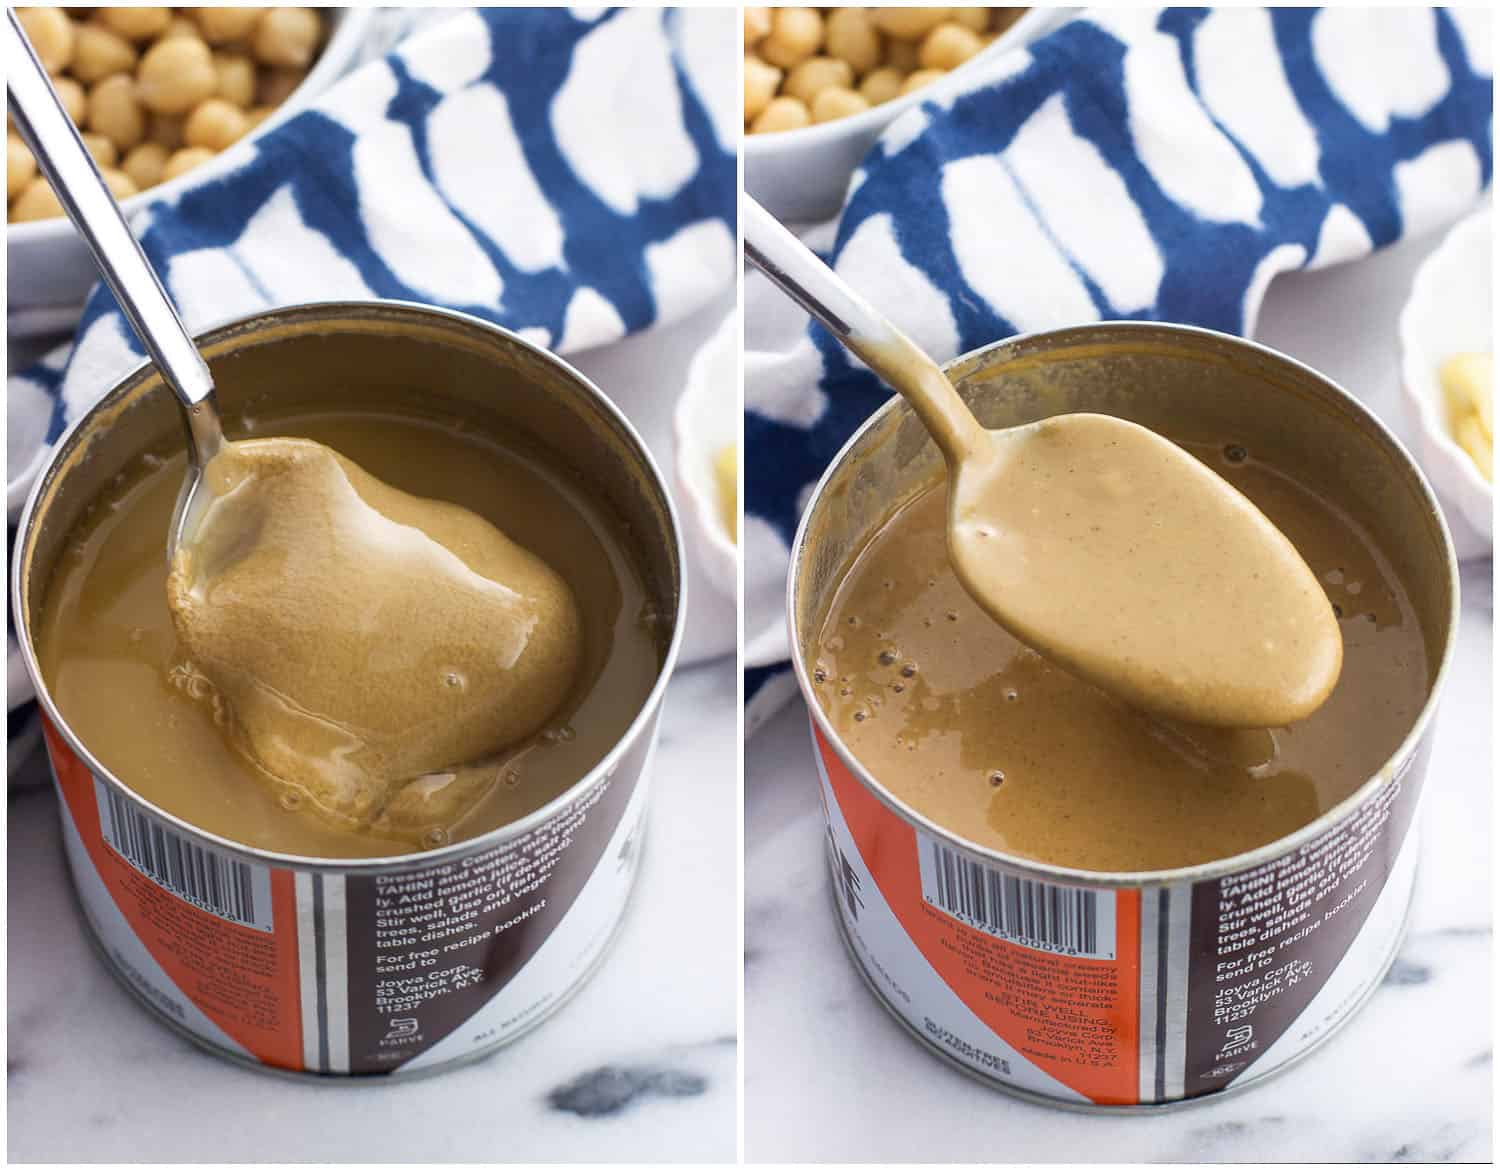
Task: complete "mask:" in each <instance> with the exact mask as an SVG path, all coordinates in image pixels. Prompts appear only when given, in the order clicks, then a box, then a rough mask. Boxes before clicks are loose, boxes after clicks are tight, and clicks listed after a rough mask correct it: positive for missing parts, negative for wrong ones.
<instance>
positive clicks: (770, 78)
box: [745, 56, 782, 122]
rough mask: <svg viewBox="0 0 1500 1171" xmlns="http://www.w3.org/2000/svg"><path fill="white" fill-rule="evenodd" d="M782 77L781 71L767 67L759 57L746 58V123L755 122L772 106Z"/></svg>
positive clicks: (772, 66)
mask: <svg viewBox="0 0 1500 1171" xmlns="http://www.w3.org/2000/svg"><path fill="white" fill-rule="evenodd" d="M781 77H782V74H781V70H779V69H777V68H776V66H774V65H767V64H766V63H765V62H764V61H762V60H761V59H760V58H759V57H754V56H747V57H746V58H745V121H747V122H750V121H753V120H754V119H755V118H756V117H758V116H759V114H760V112H761V111H762V110H764V109H765V108H766V107H767V106H768V105H770V103H771V99H772V98H774V97H775V96H776V87H777V86H779V85H780V84H781Z"/></svg>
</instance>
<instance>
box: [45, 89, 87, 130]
mask: <svg viewBox="0 0 1500 1171" xmlns="http://www.w3.org/2000/svg"><path fill="white" fill-rule="evenodd" d="M52 88H53V89H54V90H56V91H57V99H58V101H60V102H62V104H63V109H64V110H66V111H67V112H68V117H69V118H71V119H72V120H73V125H74V126H82V125H83V120H84V118H86V117H88V110H89V96H88V94H86V93H85V92H84V90H83V86H81V85H79V84H78V83H77V82H76V81H74V80H73V79H72V78H71V77H54V78H53V79H52Z"/></svg>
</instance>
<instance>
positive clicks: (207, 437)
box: [4, 8, 223, 467]
mask: <svg viewBox="0 0 1500 1171" xmlns="http://www.w3.org/2000/svg"><path fill="white" fill-rule="evenodd" d="M6 17H7V19H6V22H5V32H4V36H5V87H6V90H7V92H8V93H9V96H10V114H11V118H12V120H13V121H14V122H15V124H16V129H17V130H18V131H19V132H20V135H21V137H22V138H23V139H24V140H25V142H26V145H27V146H29V147H30V148H31V153H32V154H33V155H35V156H36V163H37V167H38V168H40V170H41V172H42V174H43V175H45V176H46V177H47V181H48V182H49V183H50V184H51V185H52V190H53V191H54V192H55V193H56V195H57V198H58V202H60V203H61V204H62V206H63V210H64V211H66V212H67V213H68V218H69V219H70V220H72V221H73V225H74V226H75V227H76V228H77V229H78V231H79V234H80V235H82V236H83V239H84V242H85V243H87V244H88V246H89V251H91V252H92V253H93V254H94V260H95V262H96V263H97V264H98V266H99V271H100V272H101V273H102V274H103V275H104V280H105V283H106V284H108V285H109V288H110V291H111V292H112V293H114V295H115V300H117V301H118V302H119V303H120V308H121V309H122V310H124V312H125V316H126V317H127V318H129V319H130V324H131V326H132V327H133V328H134V330H135V333H136V336H137V337H139V338H140V339H141V343H142V344H143V345H144V346H145V347H146V349H147V351H148V352H149V353H150V355H151V359H152V361H153V362H155V363H156V368H157V369H158V370H159V371H161V376H162V378H163V379H164V380H165V381H166V383H167V385H168V386H170V387H171V388H172V391H173V392H174V393H175V394H176V395H177V397H178V398H179V399H181V400H182V404H183V406H184V407H185V408H187V418H188V431H189V435H190V438H191V440H192V453H193V456H194V459H195V461H196V462H197V463H198V464H199V466H200V467H201V466H202V465H203V464H205V463H206V462H207V461H208V460H209V459H211V458H212V457H213V455H214V453H215V452H216V451H217V450H218V446H219V444H220V443H221V442H222V441H223V433H222V431H221V429H220V426H219V416H218V410H217V408H216V406H215V403H214V399H213V393H214V380H213V375H211V374H210V373H209V370H208V363H207V362H205V361H204V360H203V355H202V354H200V353H199V352H198V347H197V346H196V345H195V344H194V342H193V339H192V337H191V336H189V334H188V331H187V328H186V327H185V326H184V325H183V324H182V318H181V317H179V316H178V315H177V309H176V307H175V306H173V304H172V301H171V299H170V298H169V297H168V296H167V292H166V290H165V289H164V288H162V284H161V281H160V280H158V279H157V275H156V271H155V270H154V269H153V268H152V267H151V263H150V261H148V260H147V259H146V254H145V253H144V252H142V251H141V246H140V244H139V243H137V242H136V238H135V236H133V235H132V234H131V231H130V228H129V226H128V225H127V224H126V223H125V217H124V215H123V214H121V212H120V208H119V205H118V204H116V203H115V200H114V196H113V195H111V194H110V191H109V188H108V187H106V186H105V185H104V179H103V178H102V177H101V176H100V174H99V169H98V168H97V167H96V166H95V165H94V160H93V157H92V156H91V155H90V154H89V152H88V150H87V149H86V148H85V147H84V145H83V140H82V139H81V138H79V136H78V131H77V130H76V129H75V128H74V126H73V122H72V119H70V118H69V117H68V114H67V111H66V110H64V109H63V107H62V103H61V102H60V101H59V100H58V98H57V94H56V93H55V92H54V91H53V89H52V85H51V83H50V82H49V81H48V80H47V72H46V70H45V69H43V67H42V63H41V62H40V61H38V60H37V58H36V54H35V53H34V52H32V49H31V45H30V43H29V42H28V41H27V39H26V34H25V32H24V31H23V30H22V28H21V23H20V21H19V19H17V17H16V10H15V9H14V8H7V9H6Z"/></svg>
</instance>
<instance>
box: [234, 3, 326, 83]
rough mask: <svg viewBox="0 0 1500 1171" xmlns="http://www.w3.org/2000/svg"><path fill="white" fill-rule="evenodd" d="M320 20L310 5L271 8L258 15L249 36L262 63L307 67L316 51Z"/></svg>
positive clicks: (319, 35)
mask: <svg viewBox="0 0 1500 1171" xmlns="http://www.w3.org/2000/svg"><path fill="white" fill-rule="evenodd" d="M322 35H323V23H322V21H321V20H320V19H319V18H318V14H317V13H316V12H315V11H314V10H313V9H311V8H272V9H270V10H269V11H267V12H266V14H265V15H264V16H262V17H261V19H260V22H259V23H258V24H257V25H256V26H255V32H254V34H253V35H252V37H251V40H250V48H251V51H252V52H254V54H255V59H256V60H257V61H259V62H261V63H262V64H264V65H280V66H282V67H283V68H287V67H290V68H296V69H306V68H307V67H308V65H310V64H311V63H312V59H313V54H314V53H316V52H317V49H318V40H319V38H321V37H322Z"/></svg>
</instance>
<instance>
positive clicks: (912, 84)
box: [901, 69, 948, 95]
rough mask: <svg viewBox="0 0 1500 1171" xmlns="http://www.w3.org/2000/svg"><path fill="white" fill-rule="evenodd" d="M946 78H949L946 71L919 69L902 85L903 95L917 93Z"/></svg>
mask: <svg viewBox="0 0 1500 1171" xmlns="http://www.w3.org/2000/svg"><path fill="white" fill-rule="evenodd" d="M946 76H948V71H947V70H946V69H918V70H917V71H916V72H915V73H913V74H910V75H909V76H908V77H907V79H906V80H905V81H904V82H902V83H901V93H902V94H903V95H905V94H909V93H915V92H916V91H917V90H919V89H921V88H922V87H923V86H928V85H931V84H932V83H933V82H934V81H936V80H937V79H938V78H940V77H946Z"/></svg>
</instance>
